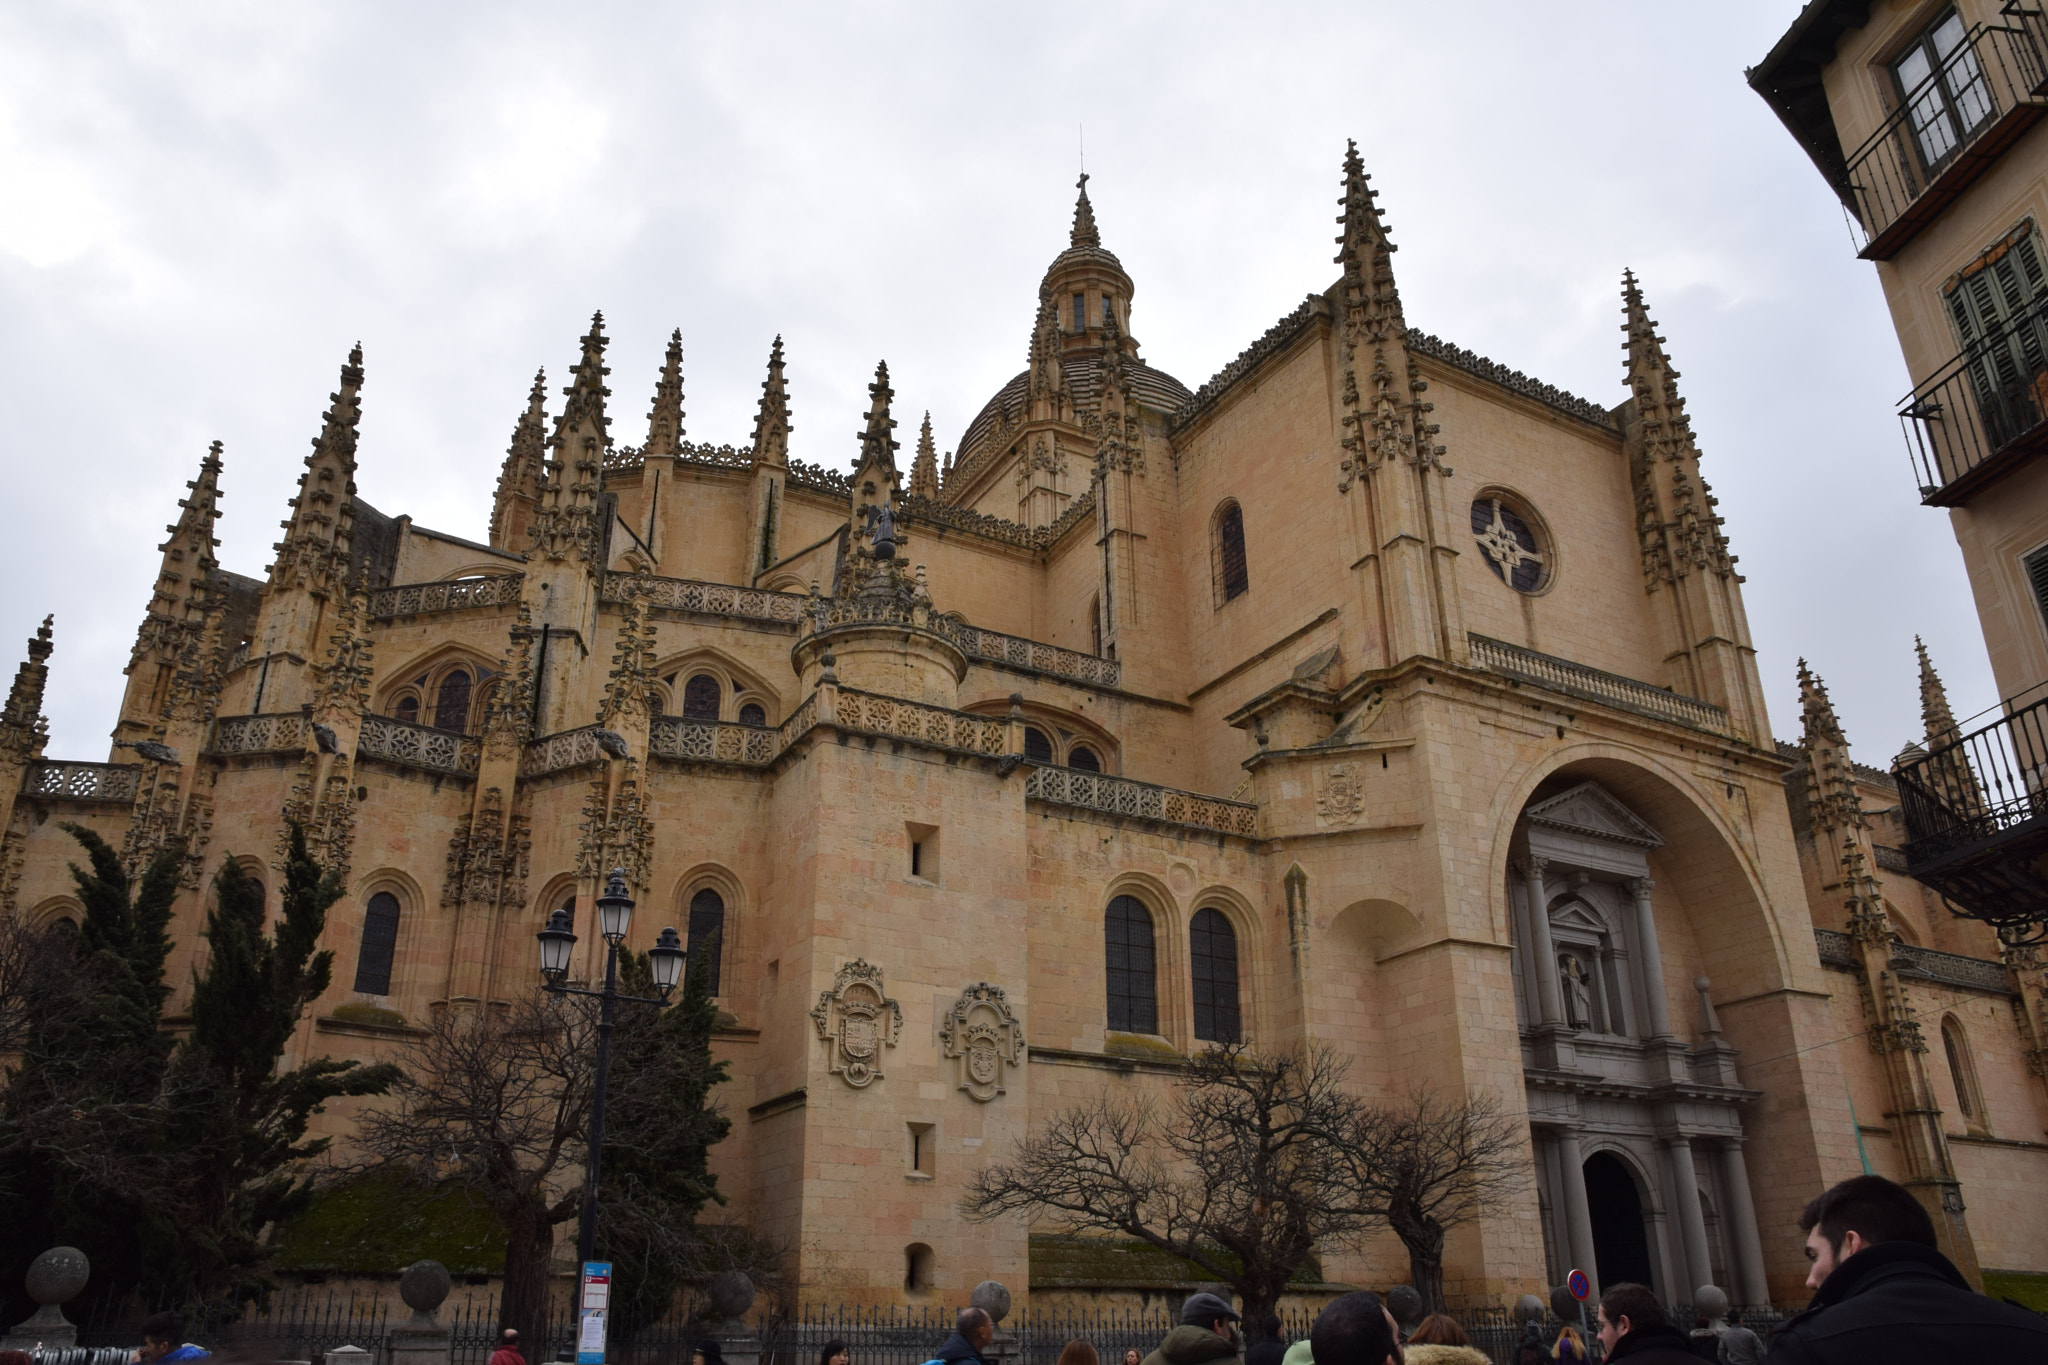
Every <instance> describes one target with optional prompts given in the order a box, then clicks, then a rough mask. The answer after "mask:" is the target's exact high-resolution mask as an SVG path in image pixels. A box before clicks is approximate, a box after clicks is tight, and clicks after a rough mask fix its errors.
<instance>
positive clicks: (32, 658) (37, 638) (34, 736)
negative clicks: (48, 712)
mask: <svg viewBox="0 0 2048 1365" xmlns="http://www.w3.org/2000/svg"><path fill="white" fill-rule="evenodd" d="M55 620H56V618H55V617H54V616H45V617H44V618H43V624H42V626H41V628H40V629H38V630H37V631H36V633H35V634H34V635H32V636H30V637H29V641H28V660H27V662H25V663H23V664H22V666H21V667H20V668H18V669H16V670H15V671H14V686H13V687H12V688H11V689H9V691H8V693H7V706H6V709H5V710H0V763H12V764H22V763H26V762H28V761H29V760H30V759H33V758H36V757H38V756H39V755H40V754H41V753H42V752H43V742H44V740H45V739H46V738H48V735H49V723H48V722H47V721H45V720H44V719H43V689H44V688H45V687H46V686H48V685H49V681H50V665H49V658H50V651H51V650H53V649H55V648H56V647H57V646H56V643H55V642H54V641H53V640H52V639H51V634H50V628H51V625H52V624H53V623H54V622H55Z"/></svg>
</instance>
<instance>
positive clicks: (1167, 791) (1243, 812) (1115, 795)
mask: <svg viewBox="0 0 2048 1365" xmlns="http://www.w3.org/2000/svg"><path fill="white" fill-rule="evenodd" d="M1024 795H1025V796H1026V797H1027V798H1028V799H1030V800H1034V801H1045V802H1048V803H1050V804H1052V805H1056V806H1076V807H1079V808H1080V809H1082V810H1099V811H1107V812H1108V813H1110V814H1112V815H1130V816H1136V817H1137V818H1139V819H1143V820H1158V821H1162V822H1163V823H1166V824H1169V825H1187V826H1190V827H1191V828H1194V829H1206V830H1214V831H1216V832H1217V833H1220V834H1236V835H1241V836H1243V837H1244V838H1247V839H1252V838H1256V837H1258V832H1259V808H1258V807H1257V806H1256V805H1254V804H1252V803H1251V802H1249V801H1231V800H1227V799H1225V798H1224V797H1221V796H1203V795H1200V794H1199V793H1196V792H1186V791H1177V790H1175V789H1174V788H1172V787H1155V786H1153V785H1152V784H1151V783H1150V782H1134V781H1132V780H1131V779H1130V778H1128V777H1110V776H1108V775H1107V774H1105V773H1091V772H1083V771H1081V770H1080V769H1078V768H1034V769H1032V770H1031V774H1030V776H1028V777H1026V778H1025V779H1024Z"/></svg>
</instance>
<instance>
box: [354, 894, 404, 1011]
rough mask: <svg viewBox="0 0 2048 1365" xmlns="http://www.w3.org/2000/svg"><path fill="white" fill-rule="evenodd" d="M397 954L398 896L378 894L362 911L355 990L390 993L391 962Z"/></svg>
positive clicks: (382, 993) (369, 993) (378, 993)
mask: <svg viewBox="0 0 2048 1365" xmlns="http://www.w3.org/2000/svg"><path fill="white" fill-rule="evenodd" d="M397 951H398V897H396V896H394V895H392V894H391V893H390V892H389V891H379V892H378V893H377V894H376V895H374V896H372V897H370V903H369V904H368V905H367V906H365V907H364V908H363V945H362V947H361V948H359V949H357V951H356V989H357V990H358V991H361V992H362V993H363V994H364V995H389V994H391V959H392V957H393V955H395V954H396V953H397Z"/></svg>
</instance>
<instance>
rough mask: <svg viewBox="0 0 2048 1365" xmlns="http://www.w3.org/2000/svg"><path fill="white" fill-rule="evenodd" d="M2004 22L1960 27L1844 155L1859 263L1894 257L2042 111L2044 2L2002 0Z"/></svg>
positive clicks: (2047, 95) (2046, 68) (2045, 107)
mask: <svg viewBox="0 0 2048 1365" xmlns="http://www.w3.org/2000/svg"><path fill="white" fill-rule="evenodd" d="M2003 19H2004V22H2002V23H1996V24H1978V25H1977V26H1976V27H1974V28H1971V29H1970V30H1969V31H1968V32H1967V33H1965V34H1964V35H1963V41H1962V42H1960V43H1958V44H1957V45H1956V47H1955V48H1954V49H1953V50H1952V51H1950V52H1948V53H1946V54H1945V55H1944V56H1943V57H1942V59H1941V64H1940V65H1939V66H1938V67H1936V68H1935V69H1934V70H1932V71H1930V72H1929V73H1928V75H1927V77H1926V78H1925V79H1924V80H1922V81H1921V82H1920V83H1919V84H1918V85H1916V86H1914V87H1913V88H1912V89H1911V90H1908V91H1906V92H1905V94H1904V95H1903V97H1902V98H1901V99H1900V101H1899V106H1898V108H1896V109H1894V110H1893V111H1892V113H1891V115H1890V117H1888V118H1886V119H1885V121H1884V122H1883V123H1882V124H1880V125H1878V128H1877V131H1875V132H1873V133H1872V134H1871V135H1870V136H1869V137H1868V138H1866V139H1865V140H1864V142H1863V145H1862V146H1860V147H1858V148H1857V149H1856V150H1855V151H1854V152H1851V153H1850V154H1849V158H1848V163H1849V166H1848V173H1847V176H1846V178H1845V179H1844V181H1843V183H1842V185H1841V189H1842V191H1843V200H1844V202H1846V203H1849V204H1850V205H1852V206H1853V208H1854V210H1855V212H1856V215H1857V217H1858V218H1859V219H1860V220H1861V221H1862V226H1863V232H1864V236H1865V243H1864V246H1863V249H1862V250H1861V251H1859V252H1858V253H1857V254H1858V255H1859V256H1861V257H1863V259H1865V260H1869V261H1888V260H1890V259H1891V258H1892V257H1894V256H1896V255H1897V254H1898V253H1899V251H1900V249H1901V248H1903V247H1904V246H1905V245H1906V243H1908V242H1910V241H1911V240H1912V239H1913V238H1914V237H1915V236H1916V235H1917V234H1918V233H1919V232H1920V231H1921V229H1923V228H1925V227H1926V226H1927V225H1928V224H1929V223H1931V222H1933V221H1934V220H1935V219H1936V218H1937V217H1939V216H1940V215H1941V213H1942V211H1943V210H1944V209H1946V208H1947V207H1948V206H1949V205H1950V204H1952V203H1954V202H1955V201H1956V199H1957V198H1959V197H1960V196H1961V195H1962V193H1963V191H1964V190H1966V189H1968V188H1969V187H1970V186H1971V185H1972V184H1973V183H1975V182H1976V180H1977V178H1978V177H1979V176H1981V175H1983V174H1984V172H1985V171H1986V170H1988V169H1989V168H1990V167H1991V164H1992V163H1993V162H1995V161H1996V160H1997V159H1998V158H1999V156H2001V155H2002V154H2003V153H2004V152H2005V150H2006V148H2008V147H2010V146H2011V145H2012V144H2013V143H2014V142H2015V141H2017V140H2018V139H2019V136H2020V135H2021V134H2022V133H2024V132H2026V131H2027V129H2029V128H2031V127H2032V126H2033V125H2034V124H2035V122H2037V121H2038V120H2039V119H2040V118H2041V116H2042V114H2044V113H2048V65H2044V63H2043V60H2042V53H2043V51H2044V49H2048V44H2044V42H2043V39H2044V38H2048V31H2044V20H2043V16H2042V13H2041V11H2040V8H2039V6H2038V5H2036V4H2032V3H2013V4H2008V5H2007V6H2006V7H2005V9H2004V11H2003Z"/></svg>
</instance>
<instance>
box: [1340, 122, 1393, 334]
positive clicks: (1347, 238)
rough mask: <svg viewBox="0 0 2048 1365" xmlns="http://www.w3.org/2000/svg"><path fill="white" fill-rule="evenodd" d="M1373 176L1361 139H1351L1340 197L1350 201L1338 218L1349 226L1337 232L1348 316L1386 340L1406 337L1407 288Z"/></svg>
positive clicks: (1359, 329) (1366, 331)
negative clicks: (1397, 272)
mask: <svg viewBox="0 0 2048 1365" xmlns="http://www.w3.org/2000/svg"><path fill="white" fill-rule="evenodd" d="M1371 182H1372V177H1371V176H1369V175H1367V174H1366V173H1365V163H1364V162H1363V161H1361V160H1360V159H1359V156H1358V143H1356V142H1355V141H1348V142H1346V143H1345V151H1344V197H1343V198H1342V199H1340V200H1338V201H1337V202H1338V203H1340V204H1342V205H1343V206H1344V212H1343V214H1342V215H1341V216H1339V217H1338V219H1337V221H1338V222H1339V223H1340V224H1342V225H1343V228H1344V231H1343V234H1342V235H1341V236H1339V237H1338V238H1337V247H1338V251H1337V264H1338V265H1341V266H1343V267H1344V314H1345V321H1346V323H1347V324H1348V325H1350V326H1351V327H1353V328H1355V329H1356V330H1357V332H1358V333H1359V336H1360V339H1361V340H1366V341H1371V342H1374V343H1383V342H1387V341H1391V340H1397V339H1405V337H1406V335H1407V323H1406V322H1405V321H1404V320H1403V317H1402V314H1401V291H1400V290H1399V289H1397V288H1396V287H1395V285H1394V264H1393V255H1394V252H1395V251H1397V250H1398V249H1399V248H1397V247H1396V246H1395V245H1394V243H1393V239H1392V238H1390V237H1388V235H1387V225H1386V224H1385V223H1384V222H1382V221H1381V220H1380V206H1379V196H1377V195H1376V194H1374V193H1373V189H1372V183H1371Z"/></svg>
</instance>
